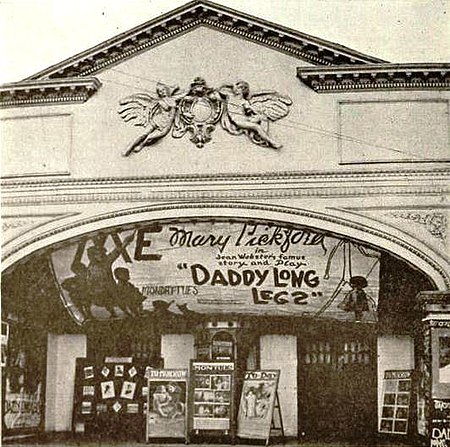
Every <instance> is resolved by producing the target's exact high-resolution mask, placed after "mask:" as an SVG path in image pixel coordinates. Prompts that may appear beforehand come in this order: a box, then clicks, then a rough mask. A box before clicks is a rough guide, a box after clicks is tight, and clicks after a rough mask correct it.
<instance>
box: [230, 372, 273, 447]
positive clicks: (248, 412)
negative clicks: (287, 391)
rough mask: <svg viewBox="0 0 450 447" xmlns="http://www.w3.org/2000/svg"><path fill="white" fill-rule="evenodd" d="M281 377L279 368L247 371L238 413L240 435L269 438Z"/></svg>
mask: <svg viewBox="0 0 450 447" xmlns="http://www.w3.org/2000/svg"><path fill="white" fill-rule="evenodd" d="M279 377H280V371H279V370H270V371H246V373H245V375H244V383H243V385H242V394H241V401H240V405H239V413H238V427H237V436H238V437H240V438H247V439H265V440H266V441H268V440H269V437H270V430H271V426H272V419H273V412H274V407H275V399H276V396H277V388H278V380H279Z"/></svg>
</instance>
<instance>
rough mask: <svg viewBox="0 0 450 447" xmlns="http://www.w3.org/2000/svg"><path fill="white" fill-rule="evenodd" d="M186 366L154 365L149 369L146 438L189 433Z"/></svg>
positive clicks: (184, 435) (182, 436) (175, 436)
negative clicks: (162, 366)
mask: <svg viewBox="0 0 450 447" xmlns="http://www.w3.org/2000/svg"><path fill="white" fill-rule="evenodd" d="M187 380H188V372H187V370H186V369H153V370H150V371H149V373H148V403H147V416H146V418H147V424H146V425H147V430H146V433H147V440H149V439H150V438H185V437H186V413H187V412H186V402H187Z"/></svg>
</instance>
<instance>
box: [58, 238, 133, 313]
mask: <svg viewBox="0 0 450 447" xmlns="http://www.w3.org/2000/svg"><path fill="white" fill-rule="evenodd" d="M134 235H135V232H133V233H132V234H130V235H128V236H127V237H126V238H125V239H124V241H123V244H122V247H121V249H123V248H125V247H126V246H127V245H129V244H130V242H131V241H132V240H133V238H134ZM106 237H107V236H105V235H99V236H97V237H95V238H94V239H93V242H94V243H93V245H92V246H90V247H89V248H88V249H87V250H86V251H87V257H88V263H87V265H86V264H84V263H83V262H82V261H81V259H82V256H83V254H84V251H85V248H86V244H87V239H82V240H81V241H80V242H79V244H78V247H77V250H76V253H75V256H74V259H73V261H72V264H71V270H72V272H73V273H74V274H75V276H73V277H70V278H66V279H65V280H64V281H63V282H62V283H61V285H62V287H63V288H64V289H65V290H67V291H68V292H69V294H70V298H71V300H72V301H73V303H74V304H75V306H77V307H78V308H79V309H80V310H81V311H82V312H83V314H84V315H85V317H86V318H93V315H92V311H91V306H92V305H96V306H99V307H104V308H105V309H106V310H107V311H108V312H109V314H110V316H111V317H116V316H117V313H116V310H115V306H118V307H119V308H120V309H121V310H122V311H125V309H126V310H127V312H128V307H127V306H126V305H124V304H123V303H122V302H121V301H120V296H119V290H120V288H121V287H122V288H123V285H120V286H118V284H117V283H116V281H115V280H114V276H113V272H112V265H113V263H114V261H115V260H116V259H117V258H118V257H119V256H120V253H121V251H120V250H119V248H118V247H116V248H115V249H114V250H112V251H111V252H110V253H107V252H106V248H105V241H106Z"/></svg>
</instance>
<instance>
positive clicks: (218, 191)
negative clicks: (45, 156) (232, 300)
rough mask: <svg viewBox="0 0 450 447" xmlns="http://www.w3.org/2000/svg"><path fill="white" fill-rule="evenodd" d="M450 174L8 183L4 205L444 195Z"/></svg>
mask: <svg viewBox="0 0 450 447" xmlns="http://www.w3.org/2000/svg"><path fill="white" fill-rule="evenodd" d="M448 194H450V171H449V170H447V171H445V170H439V171H432V172H431V171H414V172H384V173H383V172H371V173H364V172H356V173H353V172H352V173H315V174H314V173H309V174H300V173H278V174H267V175H256V174H254V175H251V174H248V175H228V176H227V175H224V174H222V175H217V176H214V177H213V176H171V177H170V176H167V177H150V178H119V179H111V178H106V179H53V180H46V181H41V182H40V181H37V180H33V181H32V180H29V181H20V180H13V181H4V182H3V184H2V205H3V206H8V205H9V206H30V205H43V204H74V203H86V204H88V203H93V202H102V203H106V202H142V201H158V200H191V201H192V200H195V201H197V200H206V199H227V200H242V199H268V198H295V197H313V198H333V197H355V196H358V197H372V196H376V195H396V196H423V195H428V196H442V195H448Z"/></svg>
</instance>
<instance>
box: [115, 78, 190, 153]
mask: <svg viewBox="0 0 450 447" xmlns="http://www.w3.org/2000/svg"><path fill="white" fill-rule="evenodd" d="M185 95H186V92H180V89H179V87H178V86H175V87H172V86H169V85H166V84H163V83H162V82H158V83H157V84H156V93H155V94H147V93H137V94H135V95H132V96H129V97H127V98H125V99H123V100H122V101H121V102H120V108H119V115H120V116H121V117H122V119H123V120H124V121H126V122H131V123H132V124H133V125H134V126H143V127H146V128H147V132H146V133H144V134H143V135H141V136H140V137H139V138H137V139H136V140H135V141H134V142H133V143H131V145H130V146H128V148H127V149H126V150H125V152H124V154H123V155H124V156H128V155H130V154H132V153H134V152H140V151H141V150H142V149H143V148H144V147H146V146H151V145H152V144H153V143H155V142H156V141H158V140H159V139H161V138H163V137H165V136H166V135H167V134H168V133H169V131H170V129H171V128H172V125H173V122H174V120H175V115H176V113H177V101H178V100H179V99H180V98H182V97H183V96H185Z"/></svg>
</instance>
